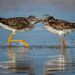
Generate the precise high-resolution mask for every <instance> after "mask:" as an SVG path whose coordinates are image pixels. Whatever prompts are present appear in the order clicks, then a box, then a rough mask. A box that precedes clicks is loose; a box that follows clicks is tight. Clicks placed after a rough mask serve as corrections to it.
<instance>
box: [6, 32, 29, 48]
mask: <svg viewBox="0 0 75 75" xmlns="http://www.w3.org/2000/svg"><path fill="white" fill-rule="evenodd" d="M13 36H14V33H13V32H12V34H11V35H10V37H9V39H8V44H7V46H9V44H10V41H15V42H22V43H24V44H25V45H26V46H27V47H30V46H29V45H28V44H27V43H26V42H25V41H24V40H11V39H12V37H13Z"/></svg>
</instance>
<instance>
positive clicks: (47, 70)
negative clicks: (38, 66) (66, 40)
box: [43, 47, 75, 75]
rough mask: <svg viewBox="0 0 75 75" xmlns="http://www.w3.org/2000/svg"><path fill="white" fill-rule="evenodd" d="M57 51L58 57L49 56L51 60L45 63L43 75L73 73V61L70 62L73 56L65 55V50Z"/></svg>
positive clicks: (74, 64) (74, 66)
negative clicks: (58, 52)
mask: <svg viewBox="0 0 75 75" xmlns="http://www.w3.org/2000/svg"><path fill="white" fill-rule="evenodd" d="M51 48H59V47H51ZM59 49H60V55H55V56H50V58H52V60H49V61H45V63H44V73H43V74H44V75H54V74H55V73H75V61H72V58H73V56H70V55H67V51H66V48H59Z"/></svg>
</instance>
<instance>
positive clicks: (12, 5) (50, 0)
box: [0, 0, 75, 11]
mask: <svg viewBox="0 0 75 75" xmlns="http://www.w3.org/2000/svg"><path fill="white" fill-rule="evenodd" d="M31 4H32V5H36V4H38V6H39V5H48V6H56V10H72V11H75V0H0V10H18V9H24V10H26V9H27V8H31V7H30V5H31ZM21 5H27V7H22V8H21ZM34 8H35V7H34ZM28 10H29V9H28ZM32 10H41V9H39V8H38V9H30V10H29V11H32Z"/></svg>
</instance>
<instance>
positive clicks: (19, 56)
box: [0, 47, 35, 75]
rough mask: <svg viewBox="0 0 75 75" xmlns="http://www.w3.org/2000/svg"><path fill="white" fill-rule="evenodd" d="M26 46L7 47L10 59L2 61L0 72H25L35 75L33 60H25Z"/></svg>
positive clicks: (26, 57)
mask: <svg viewBox="0 0 75 75" xmlns="http://www.w3.org/2000/svg"><path fill="white" fill-rule="evenodd" d="M27 50H28V48H25V47H9V48H8V57H9V59H10V61H7V62H2V67H1V69H0V73H26V74H29V75H35V66H34V62H33V61H29V60H27V59H28V58H29V57H28V56H26V51H27Z"/></svg>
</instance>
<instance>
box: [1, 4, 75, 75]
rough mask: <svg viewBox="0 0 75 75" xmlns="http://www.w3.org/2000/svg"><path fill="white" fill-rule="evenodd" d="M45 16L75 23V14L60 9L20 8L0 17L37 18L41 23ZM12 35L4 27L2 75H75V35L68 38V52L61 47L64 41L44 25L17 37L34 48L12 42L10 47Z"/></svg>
mask: <svg viewBox="0 0 75 75" xmlns="http://www.w3.org/2000/svg"><path fill="white" fill-rule="evenodd" d="M43 14H49V15H51V16H54V17H55V18H58V19H62V20H66V21H70V22H75V11H71V10H66V11H65V10H58V9H57V7H56V6H49V5H42V4H40V5H39V6H38V4H33V5H30V6H28V5H20V6H19V9H18V10H1V11H0V17H7V18H9V17H28V16H29V15H35V16H36V17H37V18H39V19H40V18H41V17H42V15H43ZM10 34H11V31H8V30H5V29H3V28H2V27H0V75H4V74H6V75H9V74H10V75H13V74H15V75H17V74H20V75H23V74H24V75H58V74H61V75H75V32H72V33H71V34H70V35H68V36H67V37H66V42H67V47H66V48H60V47H59V44H60V37H59V36H58V35H56V34H53V33H50V32H49V31H47V30H46V29H44V27H43V25H42V23H38V24H36V25H35V28H34V29H33V30H31V31H28V32H24V33H16V34H15V35H14V37H13V39H17V40H20V39H21V40H22V39H23V40H25V41H26V42H27V43H28V44H29V45H30V48H26V47H25V46H24V44H22V43H19V42H11V43H10V46H9V47H7V46H6V45H7V41H8V37H9V36H10Z"/></svg>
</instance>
